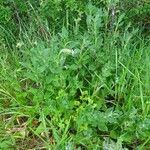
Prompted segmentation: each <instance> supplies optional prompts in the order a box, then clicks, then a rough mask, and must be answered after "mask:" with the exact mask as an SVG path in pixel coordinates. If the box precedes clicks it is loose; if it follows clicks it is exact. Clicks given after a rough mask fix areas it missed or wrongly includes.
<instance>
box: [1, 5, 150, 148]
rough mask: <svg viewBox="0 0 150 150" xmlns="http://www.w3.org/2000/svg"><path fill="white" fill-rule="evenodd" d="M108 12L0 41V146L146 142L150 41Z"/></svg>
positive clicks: (89, 11)
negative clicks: (110, 16) (11, 41)
mask: <svg viewBox="0 0 150 150" xmlns="http://www.w3.org/2000/svg"><path fill="white" fill-rule="evenodd" d="M107 15H108V14H107V13H106V12H105V11H104V10H102V9H99V8H97V7H95V6H93V5H91V4H90V5H87V8H86V20H85V22H86V26H85V29H83V28H80V24H79V21H80V19H81V18H78V19H77V20H76V23H75V24H74V25H73V26H70V25H69V24H67V25H66V24H62V26H61V27H60V28H61V30H59V31H57V32H56V31H51V29H50V28H49V27H48V25H47V26H46V31H41V34H40V33H37V32H36V30H35V29H36V28H35V27H34V26H35V24H34V23H32V22H31V24H30V25H29V26H28V27H27V26H25V25H24V24H23V27H24V28H23V29H22V32H21V33H20V36H19V38H18V39H17V40H16V41H17V42H16V43H13V44H12V43H11V44H9V42H6V43H5V42H4V41H1V43H2V44H1V46H0V49H1V54H0V68H1V69H0V149H2V150H6V149H9V150H11V149H12V150H16V149H19V150H21V149H22V150H25V149H56V150H74V149H78V150H81V149H82V150H86V149H87V150H92V149H93V150H96V149H97V150H99V149H104V150H111V149H112V150H131V149H137V150H146V149H147V150H148V149H150V137H149V135H150V102H149V98H150V91H149V89H150V85H149V82H150V72H149V69H150V57H149V56H150V51H149V49H150V42H149V40H147V39H148V38H147V39H145V38H143V36H142V34H141V32H140V29H135V28H133V27H132V25H131V24H130V23H129V24H128V25H127V26H126V27H124V24H123V19H124V14H122V15H119V16H117V17H116V18H115V22H113V28H111V27H110V25H108V24H109V23H108V20H107V19H108V18H107ZM66 19H67V18H66ZM36 21H37V24H38V23H41V22H38V21H39V20H36ZM7 33H8V34H9V36H11V33H9V30H7ZM9 38H10V37H9ZM11 38H12V39H13V38H14V37H13V36H11ZM5 40H6V41H7V37H5ZM8 41H9V40H8Z"/></svg>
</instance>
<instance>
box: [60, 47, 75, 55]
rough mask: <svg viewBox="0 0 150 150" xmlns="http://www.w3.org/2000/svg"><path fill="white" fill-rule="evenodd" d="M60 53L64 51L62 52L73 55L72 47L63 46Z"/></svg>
mask: <svg viewBox="0 0 150 150" xmlns="http://www.w3.org/2000/svg"><path fill="white" fill-rule="evenodd" d="M61 53H64V54H67V55H74V53H75V52H74V50H72V49H68V48H64V49H62V50H61V51H60V54H61Z"/></svg>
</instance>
